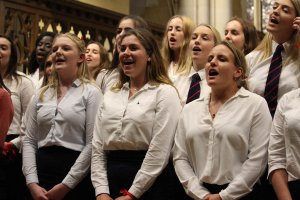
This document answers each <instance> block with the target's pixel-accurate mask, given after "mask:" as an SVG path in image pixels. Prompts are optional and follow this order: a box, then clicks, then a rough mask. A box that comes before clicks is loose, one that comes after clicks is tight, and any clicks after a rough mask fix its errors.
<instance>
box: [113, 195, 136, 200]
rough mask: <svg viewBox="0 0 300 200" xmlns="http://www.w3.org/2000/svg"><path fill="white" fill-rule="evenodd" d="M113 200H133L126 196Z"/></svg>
mask: <svg viewBox="0 0 300 200" xmlns="http://www.w3.org/2000/svg"><path fill="white" fill-rule="evenodd" d="M115 200H133V199H132V198H131V197H130V196H129V195H126V196H120V197H118V198H116V199H115Z"/></svg>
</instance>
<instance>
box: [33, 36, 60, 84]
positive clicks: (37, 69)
mask: <svg viewBox="0 0 300 200" xmlns="http://www.w3.org/2000/svg"><path fill="white" fill-rule="evenodd" d="M54 37H55V33H53V32H42V33H41V34H40V35H39V36H38V38H37V39H36V42H35V49H34V50H33V51H32V53H31V56H30V59H29V63H28V73H29V77H30V78H31V80H32V81H33V83H34V85H35V86H37V85H38V82H39V80H40V79H41V78H42V77H43V76H44V63H45V61H46V57H47V55H48V54H49V52H50V51H51V48H52V42H53V39H54Z"/></svg>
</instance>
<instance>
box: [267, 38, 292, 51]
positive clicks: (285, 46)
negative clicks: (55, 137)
mask: <svg viewBox="0 0 300 200" xmlns="http://www.w3.org/2000/svg"><path fill="white" fill-rule="evenodd" d="M278 45H279V44H278V43H277V42H275V41H274V40H272V54H273V53H274V52H275V50H276V47H277V46H278ZM290 45H291V43H290V41H287V42H285V43H283V44H282V46H283V48H284V52H286V50H287V49H288V48H289V47H290Z"/></svg>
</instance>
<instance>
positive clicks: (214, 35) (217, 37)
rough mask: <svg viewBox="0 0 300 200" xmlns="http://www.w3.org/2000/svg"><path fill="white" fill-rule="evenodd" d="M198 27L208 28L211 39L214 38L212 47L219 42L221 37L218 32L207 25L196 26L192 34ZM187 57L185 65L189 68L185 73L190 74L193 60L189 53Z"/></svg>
mask: <svg viewBox="0 0 300 200" xmlns="http://www.w3.org/2000/svg"><path fill="white" fill-rule="evenodd" d="M200 26H204V27H207V28H209V29H210V30H211V32H212V33H213V37H214V46H216V45H217V44H218V43H220V42H221V35H220V33H219V31H218V30H217V29H216V28H215V27H213V26H211V25H209V24H199V25H198V26H196V27H195V28H194V30H193V32H194V31H195V30H196V28H198V27H200ZM193 32H192V33H193ZM188 57H189V58H188V60H187V62H186V64H187V66H189V68H188V69H187V70H188V71H187V72H188V73H190V71H191V69H192V65H193V60H192V55H191V53H189V54H188Z"/></svg>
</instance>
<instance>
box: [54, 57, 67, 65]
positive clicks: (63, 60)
mask: <svg viewBox="0 0 300 200" xmlns="http://www.w3.org/2000/svg"><path fill="white" fill-rule="evenodd" d="M63 62H65V59H63V58H57V59H56V60H55V63H56V64H61V63H63Z"/></svg>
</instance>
